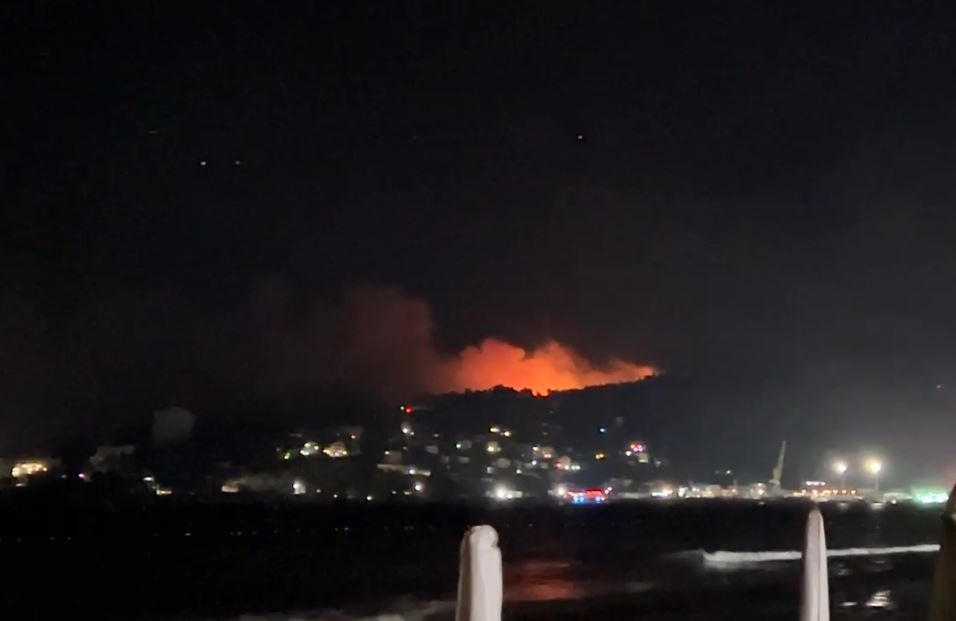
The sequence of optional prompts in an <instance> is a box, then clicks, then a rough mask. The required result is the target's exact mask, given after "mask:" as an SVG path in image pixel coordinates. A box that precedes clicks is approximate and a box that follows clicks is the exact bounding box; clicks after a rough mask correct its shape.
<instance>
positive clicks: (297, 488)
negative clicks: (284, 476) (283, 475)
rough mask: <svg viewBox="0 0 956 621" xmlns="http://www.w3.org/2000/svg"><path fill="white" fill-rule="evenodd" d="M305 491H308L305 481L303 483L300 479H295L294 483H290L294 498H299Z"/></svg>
mask: <svg viewBox="0 0 956 621" xmlns="http://www.w3.org/2000/svg"><path fill="white" fill-rule="evenodd" d="M307 491H308V490H307V489H306V486H305V481H303V480H302V479H296V480H295V481H293V482H292V493H293V494H295V495H296V496H301V495H303V494H305V493H306V492H307Z"/></svg>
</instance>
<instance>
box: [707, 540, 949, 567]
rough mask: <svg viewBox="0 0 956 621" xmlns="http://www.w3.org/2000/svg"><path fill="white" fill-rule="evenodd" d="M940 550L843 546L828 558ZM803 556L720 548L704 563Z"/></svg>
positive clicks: (934, 546)
mask: <svg viewBox="0 0 956 621" xmlns="http://www.w3.org/2000/svg"><path fill="white" fill-rule="evenodd" d="M932 552H939V544H937V543H927V544H922V545H916V546H893V547H886V548H843V549H839V550H827V558H837V557H846V556H887V555H890V554H928V553H932ZM801 556H802V554H801V552H800V551H799V550H774V551H770V550H768V551H761V552H730V551H727V550H718V551H716V552H704V553H703V558H704V563H705V564H708V565H749V564H752V563H774V562H782V561H798V560H800V557H801Z"/></svg>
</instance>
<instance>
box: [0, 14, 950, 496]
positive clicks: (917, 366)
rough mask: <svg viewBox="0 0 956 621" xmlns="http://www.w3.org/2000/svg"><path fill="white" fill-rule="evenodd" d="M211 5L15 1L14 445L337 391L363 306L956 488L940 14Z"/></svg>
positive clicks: (0, 226)
mask: <svg viewBox="0 0 956 621" xmlns="http://www.w3.org/2000/svg"><path fill="white" fill-rule="evenodd" d="M192 4H195V3H192ZM192 4H184V5H178V4H176V3H167V2H156V3H146V2H143V3H131V4H125V5H124V4H117V3H98V2H90V3H61V2H22V3H8V5H5V6H4V7H3V9H2V11H3V15H2V19H3V22H4V24H5V26H4V33H5V35H4V37H3V38H4V46H5V47H6V51H5V52H4V54H3V58H4V65H5V67H6V70H5V71H4V72H3V75H4V77H3V81H4V86H3V92H4V95H3V103H2V104H0V105H2V106H3V108H4V110H3V114H2V116H0V132H2V136H3V143H2V144H3V148H2V150H0V158H2V167H0V192H2V195H0V249H2V259H3V260H2V262H0V282H2V287H0V301H2V306H0V342H2V346H0V436H2V438H4V441H0V448H3V447H6V448H7V449H11V447H16V446H20V443H21V442H36V441H38V439H39V440H42V439H46V438H52V437H55V436H57V437H59V436H63V435H64V434H66V435H69V434H70V433H73V432H75V431H77V430H80V429H90V428H93V429H108V428H110V427H111V426H115V425H117V424H121V423H122V422H123V421H125V420H127V418H134V417H136V416H142V415H143V413H144V412H146V413H148V412H151V411H152V410H153V409H157V408H159V407H162V406H165V405H167V404H169V403H177V404H179V405H183V406H186V407H191V408H193V409H195V410H197V411H199V412H200V413H201V412H203V411H212V410H215V409H216V408H217V407H218V406H217V404H221V403H224V402H225V401H226V400H228V398H231V397H235V395H237V394H241V395H251V396H254V395H258V394H259V393H258V392H257V391H258V387H262V386H266V387H268V389H263V390H265V392H266V393H268V394H269V395H272V396H275V395H282V394H283V393H284V391H285V390H286V388H287V387H288V386H289V385H290V384H294V385H295V386H296V387H301V385H302V384H308V383H309V378H310V377H312V376H311V375H310V373H311V372H312V370H313V366H314V367H315V368H316V369H321V370H316V372H315V376H314V377H317V378H318V377H326V376H327V367H328V365H329V364H331V363H330V361H329V360H326V359H323V360H319V361H316V360H314V359H312V358H310V357H309V355H308V354H305V353H301V352H298V351H297V352H295V353H291V354H290V353H289V352H288V351H285V350H283V351H282V352H281V354H276V346H275V344H274V341H275V340H276V339H280V340H284V341H296V342H298V341H301V340H302V339H303V338H305V337H303V336H302V332H303V331H305V332H308V333H309V335H310V336H309V338H314V339H316V340H317V341H319V342H321V343H325V342H326V341H328V340H335V341H337V342H338V343H339V344H338V345H337V347H339V348H340V349H336V350H335V351H350V347H351V346H350V344H349V340H348V339H349V337H348V335H343V334H342V332H343V331H346V332H347V331H348V330H351V329H354V326H353V327H348V326H352V324H351V323H349V321H348V320H345V319H343V318H342V315H343V314H348V312H349V311H348V308H349V305H348V302H347V301H346V302H343V301H342V300H343V299H346V300H347V299H348V295H349V293H348V292H349V291H351V290H353V289H354V288H355V287H362V286H364V287H398V288H400V290H401V291H403V292H404V293H403V294H397V293H394V292H395V291H396V290H390V291H392V292H393V293H392V294H389V295H394V296H399V297H400V296H402V295H404V296H407V298H408V299H413V300H422V301H424V302H426V303H427V304H428V305H429V307H430V313H431V319H432V320H433V322H434V326H435V339H436V340H437V346H438V347H439V348H440V349H441V350H442V351H454V350H456V349H458V348H461V347H463V346H465V345H468V344H473V343H476V342H478V341H480V340H481V339H482V338H484V337H486V336H495V337H499V338H502V339H506V340H508V341H511V342H514V343H518V344H520V345H523V346H528V347H530V346H534V345H536V344H538V343H540V342H542V341H543V340H545V339H548V338H554V339H558V340H559V341H561V342H563V343H566V344H568V345H570V346H572V347H574V348H576V349H578V350H579V351H581V352H583V353H584V354H586V355H588V356H590V357H593V358H594V359H595V360H601V359H604V358H606V357H609V356H618V357H622V358H625V359H631V360H635V361H640V362H648V363H652V364H655V365H658V366H659V367H661V368H663V369H665V370H666V371H667V372H668V373H669V374H671V375H673V376H675V377H684V378H693V382H692V384H693V386H695V387H696V388H695V389H694V390H693V391H692V394H690V395H685V396H684V398H685V401H686V403H688V404H690V405H688V406H687V407H689V408H690V409H692V410H694V412H695V414H694V416H699V417H700V420H701V424H702V427H705V428H707V429H709V430H710V431H709V433H711V432H713V433H722V434H723V435H722V436H720V437H721V438H722V440H723V446H725V447H728V448H726V449H725V450H726V451H728V452H730V453H731V454H733V453H734V452H737V453H739V455H738V457H739V459H740V460H742V461H746V460H747V457H746V455H745V453H746V452H747V450H748V444H749V443H750V442H751V441H752V440H761V441H767V442H768V443H771V442H772V443H775V442H776V441H777V439H778V438H779V437H780V436H786V435H791V436H792V435H798V436H799V435H800V434H803V436H804V437H805V438H807V440H806V442H805V443H804V452H805V454H811V453H812V454H813V455H817V454H818V453H819V454H822V451H823V449H822V448H820V447H824V446H825V447H826V448H827V449H831V448H832V449H840V450H844V449H843V447H849V448H846V449H845V450H863V449H867V448H869V447H882V449H883V450H886V451H887V453H888V455H889V457H888V459H889V460H890V461H892V462H894V463H897V464H900V469H901V470H902V469H903V468H904V465H905V468H909V469H912V470H913V471H914V472H920V473H922V472H929V473H939V472H945V473H946V476H949V475H950V474H951V473H956V460H954V458H953V457H952V456H951V455H952V451H951V446H952V439H953V433H954V431H956V423H954V418H953V413H954V410H953V407H954V406H956V291H954V288H953V285H952V283H953V282H956V210H954V209H953V201H954V198H956V187H954V184H956V175H954V170H956V157H954V156H956V153H954V148H956V143H954V130H956V106H954V104H953V102H954V96H956V81H954V80H953V76H954V75H956V51H954V32H953V29H952V27H951V24H952V23H953V20H952V17H953V16H952V15H951V14H950V12H949V11H948V10H947V8H946V6H945V5H942V4H941V5H939V7H934V6H933V5H932V4H930V3H919V4H918V5H914V4H913V3H906V2H898V3H897V2H880V3H874V2H844V3H832V2H819V3H818V2H800V3H766V2H733V3H731V2H719V1H715V2H708V3H696V2H689V3H679V2H661V3H645V2H622V3H611V2H602V3H574V4H570V3H567V4H565V3H554V2H540V3H519V4H518V5H517V6H515V5H512V4H511V3H507V4H502V3H493V2H489V3H482V4H469V3H450V2H434V3H424V4H412V3H398V2H386V3H375V4H365V3H360V2H343V3H325V2H322V3H313V4H312V6H311V8H309V7H307V6H305V3H295V4H294V6H293V5H289V6H282V7H278V6H277V5H276V4H275V3H271V2H258V3H256V2H229V3H217V5H216V6H213V5H211V4H207V3H203V6H200V7H197V6H192ZM376 4H380V5H381V6H376ZM937 9H938V10H937ZM386 297H387V296H386ZM317 309H318V310H317ZM343 309H344V310H343ZM316 317H319V319H316ZM316 323H321V324H323V325H325V326H332V327H331V328H328V327H326V328H323V329H318V328H315V327H314V324H316ZM398 323H400V322H398ZM343 326H345V327H343ZM316 331H318V334H316ZM280 337H281V338H280ZM306 340H307V339H306ZM322 346H323V345H321V344H320V345H317V346H316V347H319V348H321V347H322ZM333 349H334V348H333ZM277 355H279V356H281V357H282V360H283V361H282V365H283V368H284V369H286V370H288V369H287V368H294V372H289V373H286V372H285V371H283V372H282V373H279V375H281V376H282V377H281V378H280V379H276V378H275V377H273V375H275V372H274V367H275V366H276V364H278V363H276V362H275V358H274V356H277ZM270 356H272V357H270ZM362 360H363V361H364V362H367V359H366V358H362ZM297 361H300V362H301V364H299V366H298V368H295V367H296V365H297ZM364 362H363V363H364ZM373 375H374V374H373ZM290 376H294V377H292V379H290ZM336 379H337V380H341V378H340V377H339V378H336ZM316 381H318V380H316ZM372 383H373V384H374V382H372ZM250 386H251V387H252V388H250ZM938 386H939V388H938ZM363 388H366V389H368V390H374V389H375V386H371V385H365V386H363ZM716 426H726V430H724V431H714V430H713V429H712V428H714V427H716ZM740 430H750V431H746V432H743V431H740ZM735 434H743V435H735ZM811 442H815V443H816V444H815V446H816V448H813V449H811V448H810V447H809V445H810V443H811ZM768 446H769V444H768ZM701 450H705V448H704V447H702V448H701ZM814 451H816V452H814ZM770 452H771V453H772V452H773V449H771V450H770ZM760 459H765V455H761V457H760ZM943 478H945V476H944V477H943Z"/></svg>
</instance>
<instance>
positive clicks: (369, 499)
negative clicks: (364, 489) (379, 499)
mask: <svg viewBox="0 0 956 621" xmlns="http://www.w3.org/2000/svg"><path fill="white" fill-rule="evenodd" d="M365 502H372V495H371V494H369V495H368V496H366V497H365Z"/></svg>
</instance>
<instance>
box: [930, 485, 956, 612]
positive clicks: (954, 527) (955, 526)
mask: <svg viewBox="0 0 956 621" xmlns="http://www.w3.org/2000/svg"><path fill="white" fill-rule="evenodd" d="M929 619H930V621H953V619H956V486H954V487H953V491H952V492H951V493H950V495H949V502H947V503H946V509H945V510H944V511H943V534H942V536H941V537H940V541H939V556H937V557H936V575H935V576H934V577H933V597H932V599H931V600H930V603H929Z"/></svg>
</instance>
